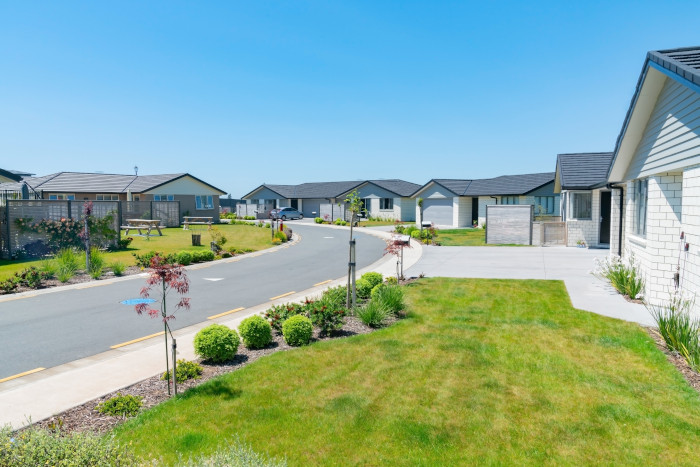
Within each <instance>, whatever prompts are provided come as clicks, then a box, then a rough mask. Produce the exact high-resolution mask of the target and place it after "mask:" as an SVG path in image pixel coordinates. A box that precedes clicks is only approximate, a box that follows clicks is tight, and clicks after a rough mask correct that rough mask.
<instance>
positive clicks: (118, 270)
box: [109, 261, 126, 276]
mask: <svg viewBox="0 0 700 467" xmlns="http://www.w3.org/2000/svg"><path fill="white" fill-rule="evenodd" d="M109 268H110V269H111V270H112V272H113V273H114V275H115V276H121V275H122V274H124V271H125V270H126V265H125V264H124V263H122V262H121V261H115V262H113V263H112V264H110V265H109Z"/></svg>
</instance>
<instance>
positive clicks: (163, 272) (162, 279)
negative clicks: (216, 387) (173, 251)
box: [136, 254, 190, 394]
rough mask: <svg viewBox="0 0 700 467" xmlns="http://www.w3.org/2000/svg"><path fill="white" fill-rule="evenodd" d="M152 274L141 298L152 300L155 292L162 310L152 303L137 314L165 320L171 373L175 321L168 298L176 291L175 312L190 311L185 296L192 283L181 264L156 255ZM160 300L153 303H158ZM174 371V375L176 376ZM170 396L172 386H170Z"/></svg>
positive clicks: (139, 305)
mask: <svg viewBox="0 0 700 467" xmlns="http://www.w3.org/2000/svg"><path fill="white" fill-rule="evenodd" d="M150 269H151V273H150V275H149V276H148V279H146V285H145V286H144V287H143V288H142V289H141V294H140V295H141V297H143V298H150V296H151V293H152V292H155V293H156V294H158V295H159V296H160V309H156V308H152V307H151V306H150V305H151V304H150V303H139V304H138V305H136V313H138V314H139V315H141V314H143V313H148V315H149V316H150V317H151V318H157V317H160V318H161V319H162V320H163V330H164V334H165V370H166V372H167V373H166V374H168V373H169V372H170V362H169V357H168V334H170V337H172V332H171V331H170V326H169V325H168V321H170V320H171V319H175V315H174V314H172V313H171V314H168V308H167V302H166V298H167V296H168V293H169V292H170V291H175V292H176V293H177V294H178V295H180V296H181V297H180V300H179V301H178V302H177V304H175V311H176V310H178V309H180V308H184V309H186V310H189V308H190V299H189V298H188V297H184V295H185V294H186V293H187V292H189V290H190V282H189V280H188V279H187V275H186V274H185V269H184V268H183V267H182V266H180V265H179V264H169V263H168V262H167V260H166V259H165V258H163V257H162V256H160V255H158V254H156V255H155V256H153V258H151V263H150ZM157 302H158V300H156V301H155V302H153V303H154V304H155V303H157ZM174 373H175V372H174V371H173V375H174ZM168 394H170V386H168Z"/></svg>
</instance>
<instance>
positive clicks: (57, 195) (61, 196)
mask: <svg viewBox="0 0 700 467" xmlns="http://www.w3.org/2000/svg"><path fill="white" fill-rule="evenodd" d="M49 199H60V200H66V199H69V200H74V199H75V195H69V194H68V193H54V194H52V195H49Z"/></svg>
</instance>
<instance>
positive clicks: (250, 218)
mask: <svg viewBox="0 0 700 467" xmlns="http://www.w3.org/2000/svg"><path fill="white" fill-rule="evenodd" d="M243 219H245V220H247V221H254V220H255V216H243Z"/></svg>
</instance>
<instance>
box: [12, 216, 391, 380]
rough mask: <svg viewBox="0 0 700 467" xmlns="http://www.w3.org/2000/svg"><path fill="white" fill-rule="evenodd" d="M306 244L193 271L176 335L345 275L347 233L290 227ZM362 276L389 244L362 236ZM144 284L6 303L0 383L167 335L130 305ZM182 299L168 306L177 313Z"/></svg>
mask: <svg viewBox="0 0 700 467" xmlns="http://www.w3.org/2000/svg"><path fill="white" fill-rule="evenodd" d="M289 225H290V226H291V227H292V229H293V230H294V232H295V233H297V234H299V235H301V241H300V242H299V243H297V244H294V245H291V246H289V247H280V248H276V249H274V250H268V251H265V252H261V253H256V254H249V255H243V256H241V257H239V258H237V259H236V260H223V261H217V262H212V263H205V264H200V265H195V266H191V267H189V268H188V271H187V275H188V277H189V279H190V293H189V294H188V296H189V297H190V299H191V305H192V306H191V309H190V310H189V311H187V310H178V311H176V312H175V316H176V319H175V320H174V321H171V323H170V324H171V326H172V328H173V329H180V328H183V327H185V326H188V325H191V324H195V323H199V322H203V321H207V318H208V317H210V316H213V315H217V314H220V313H225V312H227V311H230V310H234V309H237V308H249V307H252V306H254V305H259V304H261V303H264V302H266V301H269V300H270V299H271V298H273V297H277V296H279V295H283V294H287V293H289V292H293V291H302V290H306V289H309V288H311V287H312V286H313V285H314V284H317V283H319V282H323V281H327V280H330V279H337V278H339V277H342V276H343V275H344V274H346V273H347V258H348V239H349V238H348V237H349V233H348V231H347V229H343V230H340V229H328V228H318V227H316V226H307V225H303V224H301V223H298V222H291V223H290V224H289ZM356 232H358V233H357V235H356V238H357V263H358V264H357V268H358V269H360V268H362V267H365V266H367V265H369V264H371V263H373V262H374V261H376V260H377V259H379V258H381V256H382V253H383V249H384V247H385V243H384V241H382V240H381V239H380V238H377V237H373V236H371V235H366V234H363V233H362V230H359V231H356ZM144 284H145V277H142V276H130V277H128V278H125V279H124V280H120V281H97V282H92V283H88V284H80V285H77V286H71V287H69V288H64V289H62V290H59V289H54V290H51V291H50V292H49V293H40V294H34V295H31V296H28V297H23V298H19V299H18V298H17V297H13V296H2V297H0V355H2V360H0V379H2V378H5V377H8V376H12V375H15V374H18V373H22V372H25V371H30V370H33V369H35V368H50V367H53V366H56V365H60V364H63V363H67V362H71V361H74V360H77V359H80V358H85V357H89V356H92V355H95V354H98V353H101V352H105V351H108V350H110V348H111V347H112V346H114V345H118V344H120V343H124V342H128V341H131V340H134V339H139V338H142V337H144V336H148V335H151V334H154V333H157V332H159V331H162V330H163V324H162V322H161V321H160V320H159V319H151V318H150V317H148V316H138V315H137V314H136V312H135V311H134V306H133V305H123V304H121V303H120V302H122V301H123V300H125V299H132V298H138V297H139V291H140V290H141V288H142V287H143V286H144ZM176 301H177V299H176V296H172V298H171V300H170V303H171V304H173V305H174V303H175V302H176Z"/></svg>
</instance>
